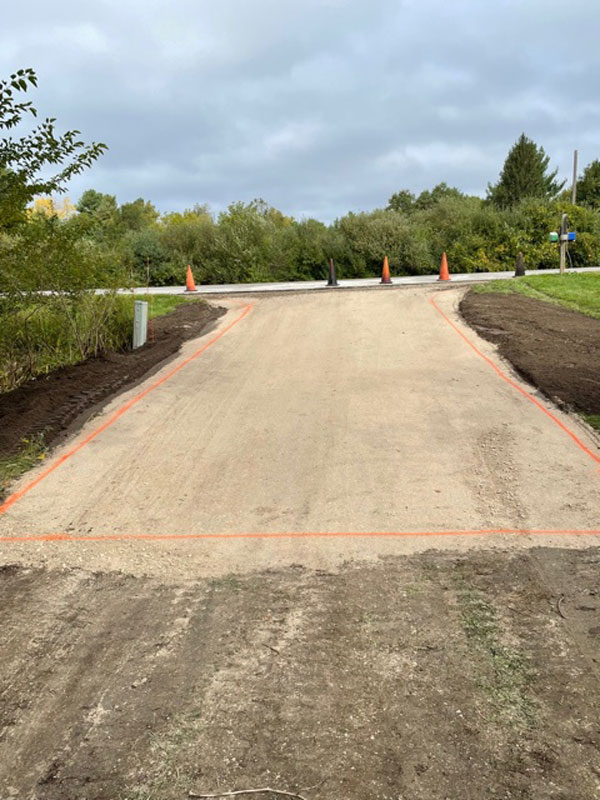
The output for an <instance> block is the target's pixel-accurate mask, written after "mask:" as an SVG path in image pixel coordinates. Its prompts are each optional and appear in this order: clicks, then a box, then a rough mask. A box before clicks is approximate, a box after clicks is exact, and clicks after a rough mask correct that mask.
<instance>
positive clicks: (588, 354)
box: [460, 291, 600, 414]
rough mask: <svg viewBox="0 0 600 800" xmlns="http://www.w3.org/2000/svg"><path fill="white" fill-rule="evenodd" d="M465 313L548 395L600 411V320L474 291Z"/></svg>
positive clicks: (465, 300) (586, 409)
mask: <svg viewBox="0 0 600 800" xmlns="http://www.w3.org/2000/svg"><path fill="white" fill-rule="evenodd" d="M460 311H461V313H462V315H463V317H464V318H465V320H466V321H467V322H468V323H469V325H471V326H472V327H473V328H475V330H476V331H477V333H479V334H480V336H483V338H484V339H488V340H489V341H490V342H494V343H495V344H497V345H498V347H499V350H500V354H501V355H502V356H503V357H504V358H506V359H508V360H509V361H510V362H511V364H513V366H514V367H515V369H516V370H517V371H518V372H519V373H520V374H521V375H522V376H523V377H524V378H525V379H526V380H528V381H529V382H530V383H532V384H534V386H537V387H538V388H539V389H540V390H541V391H542V392H543V393H544V394H545V395H546V396H547V397H549V398H551V399H552V400H554V401H558V402H559V403H562V404H565V405H567V406H569V407H570V408H574V409H576V410H577V411H580V412H583V413H585V414H600V321H598V320H597V319H594V318H593V317H586V316H585V315H584V314H580V313H579V312H578V311H571V310H569V309H568V308H562V307H561V306H558V305H553V304H552V303H545V302H543V301H542V300H535V299H534V298H532V297H525V296H524V295H519V294H500V293H487V292H485V293H478V292H473V291H471V292H469V293H468V294H466V295H465V297H464V298H463V300H462V302H461V304H460Z"/></svg>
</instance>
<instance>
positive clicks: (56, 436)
mask: <svg viewBox="0 0 600 800" xmlns="http://www.w3.org/2000/svg"><path fill="white" fill-rule="evenodd" d="M224 313H225V309H223V308H218V307H215V306H211V305H208V304H207V303H196V302H194V303H185V304H183V305H181V306H178V307H177V308H176V309H175V310H174V311H173V312H172V313H171V314H166V315H165V316H163V317H156V318H155V319H154V320H152V321H151V323H150V327H149V334H152V329H153V335H152V336H151V338H152V339H153V341H149V342H148V343H147V344H145V345H144V347H140V348H139V349H137V350H131V351H127V352H124V353H109V354H107V355H105V356H101V357H99V358H92V359H89V360H88V361H84V362H83V363H81V364H76V365H75V366H71V367H62V368H61V369H58V370H56V371H54V372H52V373H50V374H49V375H44V376H42V377H39V378H36V379H35V380H33V381H30V382H29V383H26V384H24V385H23V386H21V387H19V388H18V389H16V390H15V391H13V392H7V393H5V394H0V455H9V454H11V453H14V452H16V451H17V450H18V449H19V448H20V446H21V444H22V439H23V438H24V437H27V436H31V435H32V434H43V435H44V441H45V443H46V445H48V446H50V445H53V444H56V443H57V441H59V440H60V438H61V436H62V435H64V434H65V433H67V432H68V431H69V430H70V428H71V427H72V426H73V425H74V424H76V425H82V424H83V422H85V420H86V419H87V418H88V417H89V416H91V415H92V413H93V412H94V411H95V410H96V408H97V407H98V405H99V404H101V403H105V402H106V401H107V400H108V399H109V398H110V397H111V396H113V395H114V394H116V393H117V392H119V391H122V390H123V389H125V388H127V387H129V386H132V385H134V384H135V383H137V382H138V381H140V380H141V379H142V378H143V377H145V376H146V375H147V374H148V373H150V372H152V371H154V370H155V369H156V368H158V367H159V366H161V365H162V363H163V362H164V361H165V360H166V359H168V358H169V357H171V356H172V355H173V354H174V353H177V351H178V350H179V348H180V347H181V345H182V344H183V342H185V341H186V340H187V339H193V338H194V337H196V336H199V335H200V334H201V333H202V331H203V330H204V329H205V328H206V326H207V325H208V324H209V323H211V322H213V321H214V320H216V319H217V318H218V317H220V316H221V315H222V314H224Z"/></svg>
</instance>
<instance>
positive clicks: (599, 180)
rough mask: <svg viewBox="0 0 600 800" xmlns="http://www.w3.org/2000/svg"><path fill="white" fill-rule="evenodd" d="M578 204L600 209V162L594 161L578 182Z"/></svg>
mask: <svg viewBox="0 0 600 800" xmlns="http://www.w3.org/2000/svg"><path fill="white" fill-rule="evenodd" d="M577 202H578V203H579V205H582V206H589V207H590V208H600V161H598V159H596V160H595V161H592V162H591V163H590V164H588V165H587V167H586V168H585V169H584V171H583V176H582V177H581V178H580V179H579V180H578V181H577Z"/></svg>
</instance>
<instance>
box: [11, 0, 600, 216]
mask: <svg viewBox="0 0 600 800" xmlns="http://www.w3.org/2000/svg"><path fill="white" fill-rule="evenodd" d="M566 9H568V10H566ZM599 62H600V3H599V2H598V0H570V2H569V3H567V2H558V1H557V0H299V1H297V0H294V1H293V2H292V1H291V0H289V1H288V0H218V2H217V0H162V1H161V2H157V1H156V0H143V1H142V0H94V2H88V1H87V0H77V2H75V0H60V2H58V3H49V2H47V0H43V2H42V0H27V2H23V3H10V4H8V3H3V9H2V29H1V30H0V65H1V71H0V73H1V75H2V76H3V77H6V76H7V75H8V74H9V73H10V72H12V71H14V70H16V69H18V68H20V67H33V68H34V69H35V70H36V71H37V73H38V77H39V89H38V90H34V91H33V92H32V97H31V99H34V101H35V105H36V106H37V108H38V110H39V111H40V113H41V114H42V115H44V116H47V115H51V116H55V117H57V119H58V123H59V125H60V127H61V128H62V129H67V128H70V127H77V128H79V129H80V130H81V131H82V133H83V136H84V138H85V140H86V141H92V140H96V141H103V142H105V143H106V144H107V145H108V146H109V148H110V149H109V151H108V153H107V154H105V155H104V156H103V157H102V159H101V160H100V161H99V162H97V164H96V165H95V166H94V167H93V168H92V169H91V170H90V171H88V172H87V173H85V175H84V176H82V177H79V178H77V179H76V180H74V181H73V183H72V185H71V187H70V191H69V194H70V196H71V198H72V199H76V198H77V197H78V196H79V195H80V194H81V192H82V191H83V190H84V189H86V188H90V187H91V188H95V189H98V190H100V191H103V192H109V193H111V194H116V195H117V199H118V200H119V202H125V201H128V200H133V199H135V198H136V197H139V196H142V197H144V198H145V199H149V200H152V201H153V202H154V203H155V204H156V205H157V207H158V208H159V209H160V210H162V211H167V210H182V209H184V208H186V207H191V206H193V205H194V204H195V203H208V204H209V205H210V206H211V208H212V209H213V210H215V211H218V210H221V209H223V208H225V207H226V206H227V205H228V203H230V202H232V201H234V200H245V201H247V200H250V199H252V198H253V197H262V198H264V199H265V200H267V201H268V202H269V203H271V204H272V205H274V206H276V207H278V208H280V209H281V210H282V211H284V212H286V213H288V214H293V215H295V216H298V217H302V216H316V217H318V218H320V219H323V220H324V221H330V220H333V219H334V218H335V217H337V216H340V215H342V214H344V213H346V212H347V211H349V210H354V211H358V210H368V209H372V208H376V207H381V206H384V205H385V204H386V202H387V199H388V197H389V196H390V195H391V194H392V193H393V192H394V191H397V190H398V189H401V188H408V189H411V190H412V191H414V192H419V191H421V190H422V189H424V188H430V187H432V186H433V185H435V184H436V183H439V182H440V181H446V182H447V183H448V184H451V185H454V186H457V187H458V188H459V189H461V190H462V191H465V192H470V193H475V194H482V195H483V194H484V193H485V189H486V185H487V183H488V181H495V180H496V178H497V176H498V173H499V171H500V169H501V167H502V163H503V161H504V158H505V156H506V153H507V152H508V150H509V148H510V146H511V145H512V144H513V143H514V141H515V140H516V139H517V138H518V136H519V135H520V133H521V132H522V131H525V133H526V134H527V135H528V136H530V137H531V138H533V139H534V140H535V141H536V142H537V143H538V144H541V145H543V146H544V148H545V149H546V152H547V153H548V154H549V155H550V157H551V160H552V164H553V165H554V166H556V167H558V168H559V170H560V174H561V176H563V177H568V176H570V170H571V168H572V167H571V162H572V153H573V149H574V148H575V147H578V148H579V151H580V164H585V163H587V162H589V161H591V160H592V159H594V158H600V95H599V92H598V79H599V75H600V70H599V65H600V63H599ZM569 181H570V178H569Z"/></svg>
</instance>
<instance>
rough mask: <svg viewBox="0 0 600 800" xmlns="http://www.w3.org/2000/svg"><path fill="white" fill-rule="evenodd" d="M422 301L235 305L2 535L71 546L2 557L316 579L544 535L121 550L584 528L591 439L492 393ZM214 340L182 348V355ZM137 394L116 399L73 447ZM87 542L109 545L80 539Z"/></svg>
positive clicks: (490, 383)
mask: <svg viewBox="0 0 600 800" xmlns="http://www.w3.org/2000/svg"><path fill="white" fill-rule="evenodd" d="M432 294H433V293H427V292H426V291H423V290H391V291H387V292H386V291H381V292H377V291H365V292H340V293H335V292H333V293H326V292H324V293H323V294H322V295H317V296H315V295H314V294H312V295H303V296H294V297H287V296H286V297H269V298H265V299H262V298H261V299H260V300H258V301H256V302H255V305H254V306H253V307H252V308H251V309H250V310H248V307H247V305H246V304H243V303H241V304H240V303H239V302H238V303H232V305H231V310H230V312H229V313H228V314H226V315H225V316H224V317H222V318H221V320H220V322H219V324H218V326H217V329H216V330H217V333H218V332H221V333H223V332H225V333H224V335H222V336H221V338H219V339H218V340H217V341H215V342H214V344H213V345H212V346H210V347H208V348H207V349H205V350H204V351H203V352H202V353H201V354H200V356H199V357H198V358H195V359H194V360H192V361H189V363H187V364H186V365H185V366H184V367H183V368H182V369H180V370H179V371H178V372H177V373H176V374H174V375H172V377H171V378H170V379H169V380H167V381H166V382H164V383H162V384H161V385H159V386H157V387H156V388H155V389H154V390H153V391H152V392H151V393H150V394H148V395H146V396H145V397H143V398H142V399H141V400H140V401H139V402H137V403H136V404H134V405H133V406H132V407H131V408H129V410H128V411H127V412H126V413H124V414H123V415H122V416H120V417H118V418H117V419H116V420H115V421H114V422H113V423H112V424H111V425H110V426H109V427H107V428H106V429H105V430H103V431H102V432H101V433H100V434H99V435H98V436H97V437H95V438H93V439H92V440H91V441H90V442H89V443H88V444H86V445H85V446H84V447H82V448H81V449H80V450H78V451H77V452H76V453H75V454H74V455H72V456H70V457H68V458H67V460H65V461H64V463H62V464H61V465H60V466H59V467H58V468H57V469H56V470H55V471H53V472H52V473H51V474H49V475H47V477H45V478H44V479H43V480H42V481H41V482H40V483H38V484H37V485H36V486H35V487H34V488H33V489H31V491H29V492H28V493H27V494H26V495H25V496H24V497H22V498H21V499H20V500H19V501H18V502H16V503H15V504H14V505H12V506H11V507H10V508H8V509H7V510H6V511H5V512H4V514H3V515H2V516H1V518H0V536H6V537H12V536H14V537H17V538H18V537H27V536H34V537H35V536H40V535H56V534H58V535H64V534H67V535H69V536H73V537H78V538H81V540H82V541H77V542H73V543H71V542H67V541H60V542H58V543H51V542H50V543H49V542H43V543H37V542H35V541H34V542H31V541H27V542H18V541H15V542H14V544H12V543H11V542H10V541H9V542H6V541H5V542H3V548H2V551H3V557H4V559H5V560H15V559H18V560H22V561H25V562H28V561H29V560H31V559H33V561H34V563H39V560H40V558H41V559H43V560H44V561H45V562H46V563H48V564H50V565H59V566H62V565H63V564H73V565H76V566H85V567H87V568H91V569H106V568H118V569H123V570H126V571H128V572H133V573H149V574H157V575H164V574H165V573H167V574H171V575H173V576H177V577H185V576H192V577H196V576H198V575H218V574H225V573H229V572H232V571H234V572H239V571H244V570H255V569H262V568H265V567H275V566H279V565H282V566H283V565H287V564H290V563H298V564H304V565H306V566H313V567H327V568H329V567H331V566H334V565H335V564H337V563H340V561H341V560H344V559H346V558H348V557H359V558H365V557H366V558H369V557H377V556H379V555H381V554H384V553H405V552H414V551H415V550H421V549H423V548H424V547H461V548H462V547H465V548H466V547H471V546H473V545H474V544H475V545H476V546H481V545H482V544H484V545H486V546H490V545H491V546H497V545H503V544H505V543H506V541H507V539H508V538H510V537H511V536H512V538H511V539H510V540H511V541H512V542H517V543H518V544H520V545H531V544H538V545H541V544H544V543H547V542H548V541H550V540H549V539H544V537H541V536H539V535H529V534H523V535H521V536H519V537H518V538H517V537H516V536H515V535H511V534H503V533H499V534H471V535H468V536H462V537H449V536H447V535H439V536H428V537H424V536H421V537H404V536H403V537H395V536H387V537H381V536H379V537H366V536H363V537H344V538H341V539H338V538H334V537H321V538H318V539H317V538H314V537H295V538H292V537H289V536H285V537H283V538H239V539H236V540H235V541H232V540H229V539H219V538H217V539H204V538H194V539H186V538H182V539H165V538H162V539H159V540H156V541H146V540H144V539H143V538H139V539H138V538H135V539H133V540H131V539H127V538H126V537H128V536H134V537H145V536H150V537H154V536H159V537H165V536H182V537H186V536H189V535H192V536H203V535H207V534H208V535H230V534H289V533H313V532H316V533H329V534H330V533H335V534H337V533H360V532H366V533H406V532H422V533H427V534H435V533H438V532H439V533H440V534H446V533H447V532H449V531H480V530H519V531H521V530H536V531H539V530H590V529H591V530H597V529H598V528H600V525H599V524H598V518H599V510H600V503H599V500H598V492H599V488H600V473H599V472H598V469H599V468H600V460H598V459H599V456H600V449H599V448H598V442H597V440H594V439H593V438H592V435H591V433H588V432H587V431H586V430H584V429H583V426H582V427H581V428H578V427H577V425H578V423H577V422H576V421H575V420H574V419H571V418H569V417H568V416H566V415H563V414H562V413H561V412H558V411H555V410H554V411H553V413H555V414H556V417H557V419H558V421H559V422H561V423H563V424H565V425H567V426H569V428H571V429H574V430H575V431H576V434H577V436H578V437H580V439H581V447H580V446H578V445H577V444H576V443H575V442H574V441H573V439H572V438H570V437H569V435H567V433H566V432H565V431H564V430H563V429H562V428H561V427H559V425H558V424H557V423H556V422H555V421H553V420H552V419H550V418H549V417H548V416H546V415H545V414H544V413H542V411H541V410H540V408H538V407H537V406H535V405H534V404H533V403H531V402H528V401H527V399H526V398H524V397H523V395H521V394H519V392H518V391H516V390H515V388H514V387H513V386H511V385H509V384H507V383H506V382H504V381H502V380H501V379H500V378H499V376H498V375H497V374H496V372H494V370H493V369H491V368H490V365H489V364H488V363H486V362H485V361H484V360H483V359H482V358H480V357H479V356H477V355H476V354H475V353H474V352H473V350H472V349H470V348H469V347H468V346H467V345H466V343H465V342H464V341H463V340H462V339H461V338H460V336H458V335H457V333H456V331H454V330H453V329H452V328H451V327H450V326H449V324H448V323H447V322H446V320H445V319H444V318H443V317H442V316H441V315H440V313H438V311H437V310H436V308H435V307H434V306H432V304H431V303H430V302H429V297H430V296H432ZM460 294H461V292H460V290H454V291H451V292H441V293H435V297H436V298H437V299H436V302H437V303H438V304H439V308H440V309H441V310H442V311H444V313H448V314H450V315H451V319H452V320H453V321H454V324H456V325H458V326H459V327H460V328H461V329H462V330H465V331H466V332H467V335H469V336H470V337H471V338H472V339H476V338H477V337H476V336H475V334H474V333H473V332H472V331H470V330H469V329H466V328H464V327H463V326H462V325H461V323H460V322H459V321H458V318H457V315H456V313H455V306H456V303H457V300H458V299H459V298H460ZM220 302H221V301H220ZM230 302H231V301H230ZM242 315H244V316H242ZM236 320H237V322H236ZM214 336H215V333H214V331H213V332H211V333H209V334H208V335H207V336H206V337H203V338H202V339H200V340H195V341H194V342H192V343H188V344H187V345H186V346H185V347H184V350H183V359H185V358H186V357H188V358H189V356H190V355H192V354H193V353H195V352H196V350H197V349H198V347H199V346H202V345H203V344H204V346H206V344H207V343H208V342H209V341H210V340H211V338H214ZM478 342H479V345H478V346H479V347H480V348H481V350H482V352H483V353H484V354H489V355H491V356H492V357H495V355H494V349H493V346H492V345H489V344H488V343H485V342H483V341H481V340H478ZM183 359H180V361H181V360H183ZM171 370H172V365H171V367H167V368H166V369H165V370H163V371H162V373H158V375H156V376H154V377H153V378H152V379H150V381H149V382H147V384H145V386H146V387H148V385H152V383H153V382H156V379H157V378H158V379H160V377H161V375H162V376H163V377H164V376H165V375H166V374H168V373H169V372H170V371H171ZM142 388H144V387H142ZM138 392H139V389H135V390H133V391H132V392H129V393H128V394H126V395H121V397H120V398H118V399H117V400H116V401H115V402H114V403H113V404H111V406H109V407H108V408H107V409H106V411H105V413H104V414H103V415H102V416H101V417H100V418H96V419H95V420H92V422H91V423H90V424H88V425H87V426H86V428H85V429H84V431H83V432H82V433H81V435H80V436H79V437H78V439H77V440H76V442H75V443H77V442H78V441H79V442H81V441H83V440H84V439H85V438H86V437H87V436H89V434H90V433H91V432H93V431H94V430H95V429H97V427H98V425H99V424H103V423H105V422H106V421H107V420H110V419H111V416H112V415H114V414H115V411H117V410H118V409H119V408H120V407H121V406H122V405H123V403H124V402H127V401H130V400H131V399H132V398H133V397H134V396H135V395H136V393H138ZM540 403H542V404H544V405H546V401H544V400H540ZM546 407H547V408H551V406H550V405H549V404H548V405H547V406H546ZM582 447H586V448H587V450H588V452H586V451H585V450H584V449H582ZM72 448H73V442H71V443H69V444H67V445H66V446H65V447H63V448H61V449H59V450H58V451H57V453H56V456H55V458H59V459H60V458H61V457H63V456H65V455H68V454H69V453H70V452H71V451H72ZM594 459H596V460H594ZM44 469H45V467H42V468H41V469H40V472H42V471H43V470H44ZM31 477H32V476H31V474H30V475H28V476H27V477H26V478H25V479H24V480H23V481H22V483H21V485H20V486H19V487H18V488H23V487H25V486H26V485H27V484H28V483H29V482H30V481H31ZM102 535H108V536H116V537H121V538H120V539H117V540H116V541H113V542H111V544H110V545H107V544H102V545H99V544H98V543H97V542H95V541H86V540H87V539H88V538H92V537H94V536H102ZM565 541H568V543H569V544H574V545H577V544H579V545H589V544H592V543H593V542H592V541H590V537H589V536H587V537H586V536H580V537H576V536H572V537H570V538H569V537H567V539H566V540H565ZM563 543H564V542H563Z"/></svg>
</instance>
